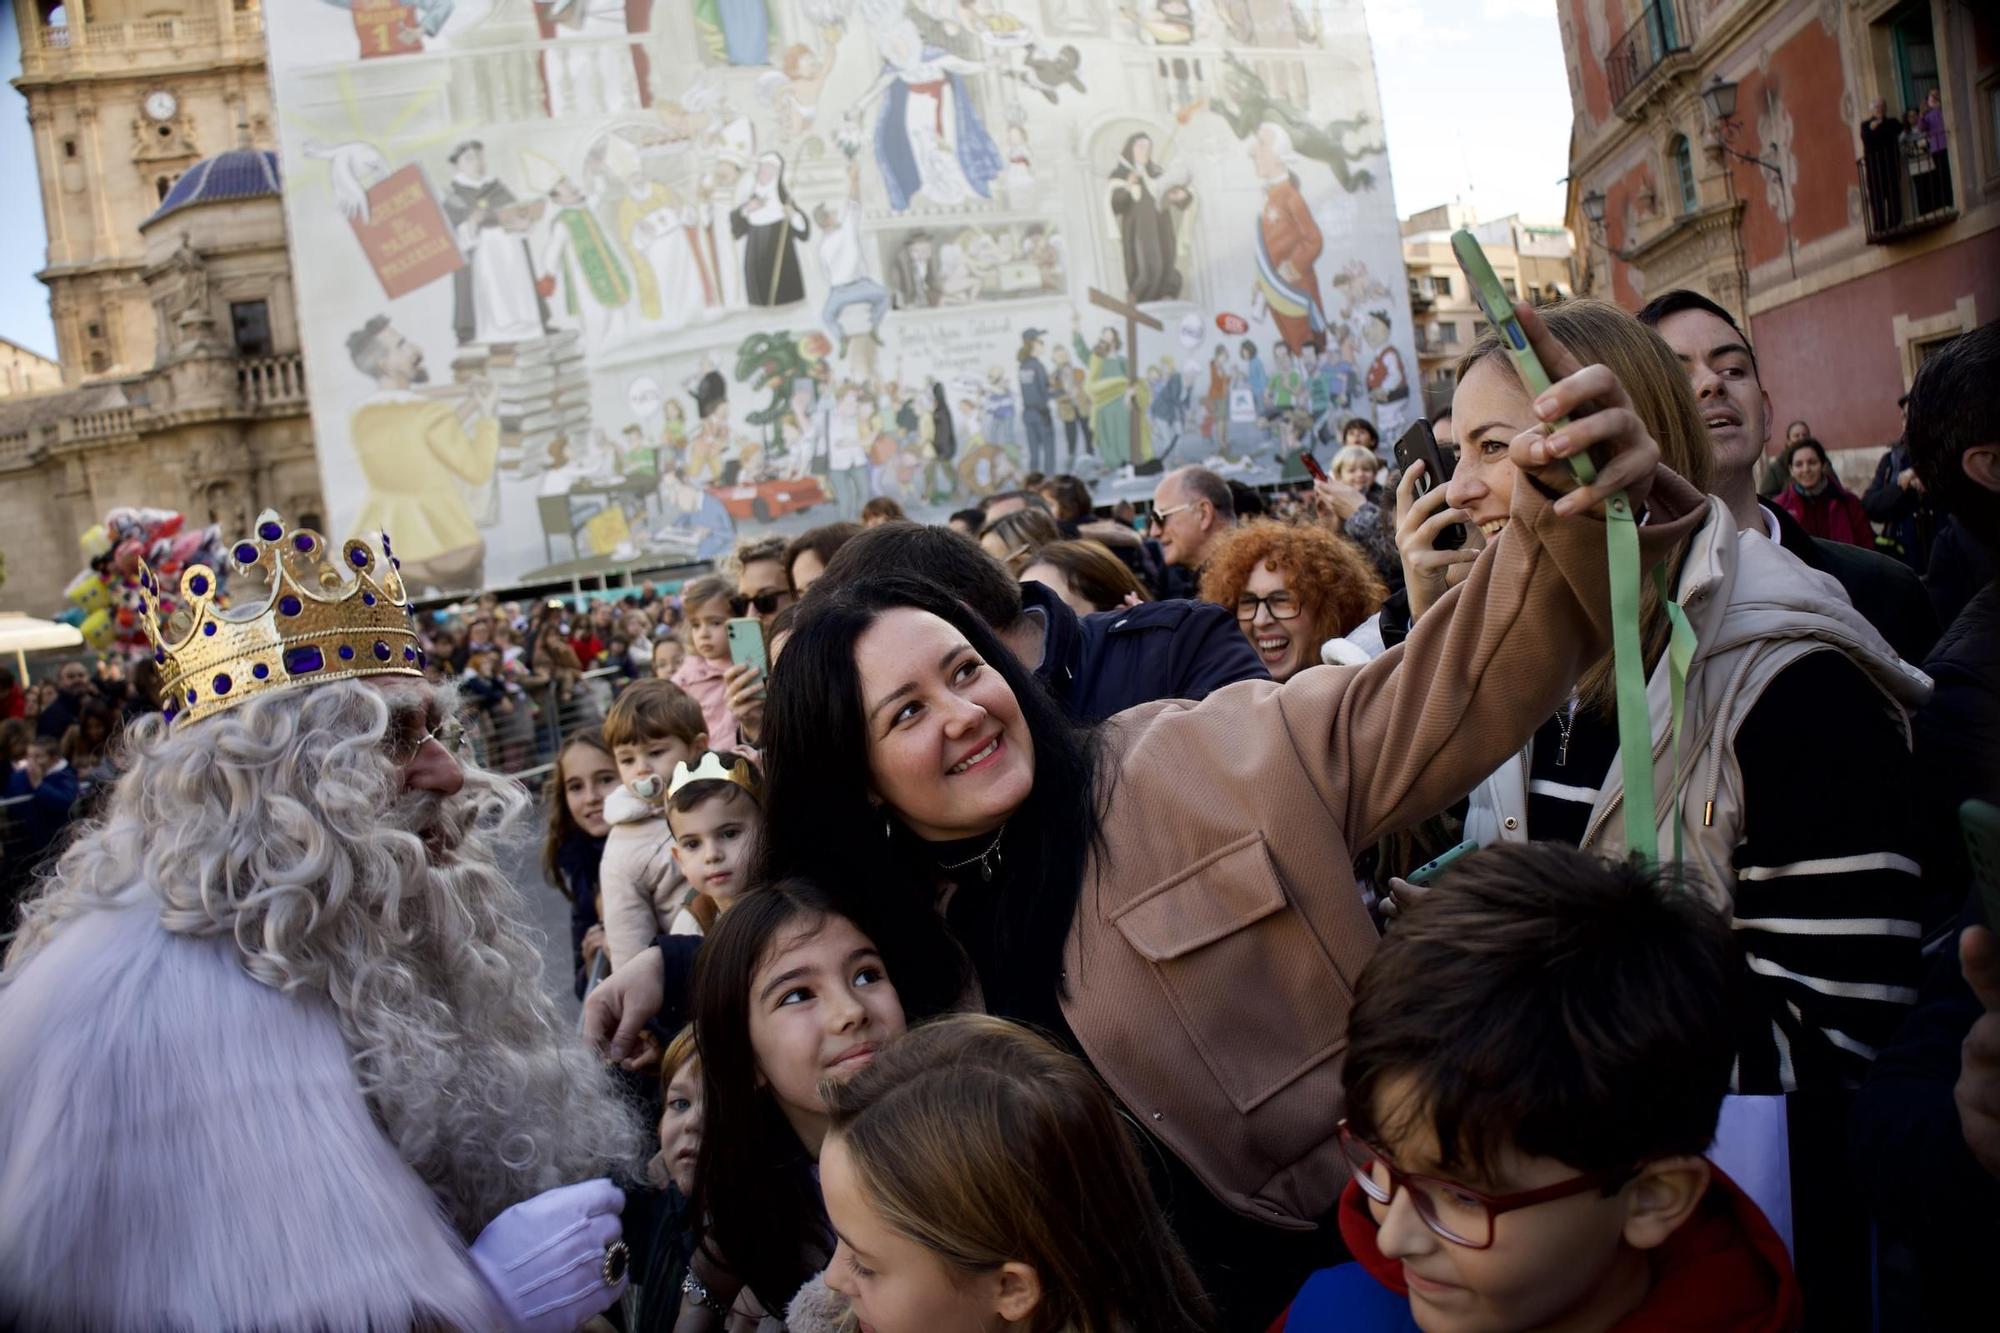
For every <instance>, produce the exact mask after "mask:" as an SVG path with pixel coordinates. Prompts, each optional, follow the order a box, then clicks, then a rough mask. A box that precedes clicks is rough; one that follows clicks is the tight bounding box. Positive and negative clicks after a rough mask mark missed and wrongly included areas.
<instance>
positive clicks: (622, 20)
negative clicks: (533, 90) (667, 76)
mask: <svg viewBox="0 0 2000 1333" xmlns="http://www.w3.org/2000/svg"><path fill="white" fill-rule="evenodd" d="M535 8H536V9H537V10H539V11H540V13H541V17H542V18H543V19H544V21H545V22H546V24H547V26H548V28H549V29H550V30H552V31H553V32H554V34H555V42H554V44H552V45H550V46H545V47H543V48H542V77H543V80H544V84H545V86H546V87H547V89H548V94H549V114H550V115H551V116H553V117H556V118H558V119H560V118H562V117H565V116H579V115H596V114H603V113H607V112H619V111H631V110H635V109H637V107H638V106H639V101H640V98H639V84H638V70H637V68H636V67H635V66H634V65H633V63H632V47H631V44H630V43H629V42H625V41H620V40H619V39H620V38H624V37H628V36H630V30H629V28H628V26H627V23H626V12H625V0H536V5H535Z"/></svg>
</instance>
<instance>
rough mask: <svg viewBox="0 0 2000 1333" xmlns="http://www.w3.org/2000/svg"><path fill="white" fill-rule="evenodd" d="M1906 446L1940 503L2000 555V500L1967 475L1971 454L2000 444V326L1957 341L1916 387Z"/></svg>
mask: <svg viewBox="0 0 2000 1333" xmlns="http://www.w3.org/2000/svg"><path fill="white" fill-rule="evenodd" d="M1903 443H1904V444H1905V445H1906V446H1907V447H1908V449H1909V451H1910V460H1911V462H1912V463H1913V464H1914V465H1915V467H1916V469H1917V475H1918V476H1919V477H1922V478H1923V480H1924V487H1925V489H1926V490H1927V491H1928V492H1929V493H1930V496H1931V500H1932V502H1933V503H1935V504H1936V505H1938V506H1939V507H1941V508H1942V509H1944V511H1945V512H1946V513H1949V514H1953V515H1955V516H1956V517H1957V518H1958V520H1959V521H1960V522H1962V523H1963V524H1965V526H1966V529H1967V530H1968V531H1969V532H1971V533H1972V535H1973V536H1974V537H1977V538H1978V539H1979V540H1980V541H1981V542H1983V543H1984V544H1985V545H1986V546H1987V547H1988V548H1990V549H1993V550H1996V551H2000V495H1996V494H1994V493H1993V492H1992V491H1989V490H1987V489H1986V488H1985V487H1984V486H1981V485H1980V484H1979V483H1978V482H1976V481H1974V480H1973V479H1972V478H1970V477H1968V476H1966V475H1965V466H1964V460H1965V454H1966V451H1967V450H1969V449H1971V448H1972V447H1973V446H1975V445H1981V444H1995V443H2000V321H1996V322H1992V323H1987V324H1982V325H1981V326H1980V327H1978V328H1976V329H1974V330H1973V331H1972V332H1971V333H1967V334H1962V335H1960V336H1959V337H1957V338H1953V339H1952V340H1951V341H1950V342H1948V343H1946V344H1945V345H1944V346H1943V347H1941V348H1939V349H1938V351H1937V352H1936V353H1934V354H1933V355H1932V356H1931V359H1930V360H1928V361H1926V362H1924V364H1923V368H1922V369H1920V370H1918V371H1917V378H1916V382H1915V383H1913V384H1911V385H1910V405H1909V415H1908V417H1907V418H1905V420H1904V424H1903Z"/></svg>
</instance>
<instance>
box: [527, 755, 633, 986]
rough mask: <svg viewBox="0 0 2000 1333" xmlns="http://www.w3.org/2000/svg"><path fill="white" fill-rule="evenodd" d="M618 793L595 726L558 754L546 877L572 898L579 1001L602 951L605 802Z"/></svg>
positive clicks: (549, 796) (549, 794)
mask: <svg viewBox="0 0 2000 1333" xmlns="http://www.w3.org/2000/svg"><path fill="white" fill-rule="evenodd" d="M617 790H618V765H617V763H616V761H614V760H613V759H612V757H611V746H610V745H609V744H608V743H606V741H605V739H604V733H603V732H601V731H599V730H598V729H597V728H596V727H589V728H586V729H585V730H583V731H579V732H577V733H576V734H575V735H573V736H571V737H570V738H569V739H568V740H567V741H565V742H563V747H562V749H561V750H560V751H559V752H557V754H556V767H555V772H554V773H552V774H550V775H549V779H548V781H547V783H546V785H545V786H544V787H543V792H544V798H543V804H545V805H546V806H547V807H548V832H547V834H546V835H545V836H544V837H543V839H542V875H543V877H544V878H545V879H547V880H548V882H549V883H550V884H551V885H553V886H555V888H556V889H557V890H559V891H560V892H562V893H564V894H566V895H567V896H568V898H569V942H570V951H571V953H572V955H573V957H574V962H575V965H576V993H577V995H578V996H579V997H581V996H582V995H583V992H584V990H585V988H586V986H587V984H588V982H589V979H590V969H591V966H592V965H593V964H594V963H595V962H596V961H597V956H598V955H599V954H601V953H603V952H604V926H603V922H602V917H603V912H602V909H601V908H600V907H599V906H598V901H597V899H598V879H599V875H600V873H601V868H602V862H603V860H604V841H605V838H606V837H607V836H608V835H609V834H610V832H611V825H610V824H609V823H607V822H606V821H605V818H604V802H605V798H607V797H609V796H610V795H611V794H612V793H613V792H615V791H617Z"/></svg>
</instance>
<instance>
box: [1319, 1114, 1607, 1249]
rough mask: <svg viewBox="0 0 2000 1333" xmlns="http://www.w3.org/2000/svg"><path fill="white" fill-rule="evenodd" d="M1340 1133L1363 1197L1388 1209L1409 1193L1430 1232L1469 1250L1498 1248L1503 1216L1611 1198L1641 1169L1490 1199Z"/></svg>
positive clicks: (1344, 1124)
mask: <svg viewBox="0 0 2000 1333" xmlns="http://www.w3.org/2000/svg"><path fill="white" fill-rule="evenodd" d="M1339 1132H1340V1151H1341V1153H1342V1154H1343V1155H1344V1156H1345V1157H1346V1158H1347V1164H1348V1165H1349V1166H1350V1167H1352V1168H1353V1169H1354V1180H1355V1183H1356V1184H1358V1185H1360V1186H1361V1192H1362V1193H1364V1194H1366V1195H1367V1196H1368V1197H1369V1198H1371V1199H1373V1200H1374V1201H1375V1202H1377V1203H1379V1204H1387V1203H1388V1202H1389V1201H1390V1200H1392V1199H1394V1198H1395V1197H1396V1191H1397V1190H1398V1189H1403V1190H1407V1191H1409V1195H1410V1202H1411V1203H1412V1204H1414V1205H1415V1207H1416V1210H1417V1216H1418V1217H1420V1218H1422V1219H1423V1223H1424V1225H1425V1226H1427V1227H1429V1228H1430V1229H1431V1230H1432V1231H1434V1232H1436V1233H1437V1234H1438V1235H1440V1236H1442V1237H1444V1238H1445V1239H1446V1240H1448V1241H1450V1242H1451V1243H1452V1244H1454V1245H1463V1246H1465V1247H1466V1248H1467V1249H1469V1250H1483V1249H1486V1248H1488V1247H1489V1246H1491V1245H1492V1244H1493V1219H1494V1218H1496V1217H1498V1216H1499V1215H1500V1214H1502V1213H1511V1212H1514V1211H1515V1210H1516V1209H1520V1208H1532V1207H1534V1206H1535V1205H1536V1204H1538V1203H1549V1202H1552V1201H1553V1200H1556V1199H1567V1198H1569V1197H1570V1196H1571V1195H1575V1194H1586V1193H1588V1192H1590V1191H1591V1190H1603V1191H1605V1192H1606V1193H1610V1192H1612V1191H1614V1190H1616V1189H1618V1188H1619V1187H1621V1186H1623V1185H1624V1183H1625V1182H1626V1181H1628V1180H1630V1179H1632V1177H1633V1176H1635V1175H1637V1174H1638V1168H1637V1167H1624V1168H1621V1169H1618V1170H1613V1171H1592V1172H1590V1173H1588V1174H1586V1175H1581V1176H1574V1177H1572V1178H1571V1179H1569V1180H1563V1181H1558V1182H1557V1183H1555V1184H1553V1185H1544V1186H1542V1187H1541V1188H1540V1189H1533V1190H1522V1191H1520V1192H1519V1193H1517V1194H1485V1193H1482V1192H1481V1191H1479V1190H1476V1189H1473V1188H1471V1187H1470V1186H1468V1185H1461V1184H1459V1183H1458V1182H1457V1181H1455V1180H1441V1179H1439V1178H1438V1177H1436V1176H1419V1175H1412V1174H1410V1173H1409V1172H1407V1171H1402V1170H1399V1169H1397V1167H1396V1165H1395V1163H1393V1162H1391V1161H1390V1160H1389V1159H1388V1157H1387V1156H1385V1155H1384V1154H1383V1153H1381V1152H1379V1151H1377V1150H1376V1148H1375V1147H1374V1146H1373V1145H1372V1144H1370V1143H1369V1142H1368V1141H1367V1140H1365V1139H1363V1138H1360V1137H1359V1136H1358V1135H1356V1134H1355V1133H1354V1132H1353V1131H1352V1130H1350V1129H1349V1128H1348V1127H1347V1122H1346V1121H1345V1120H1343V1121H1341V1122H1340V1127H1339Z"/></svg>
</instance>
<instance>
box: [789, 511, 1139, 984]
mask: <svg viewBox="0 0 2000 1333" xmlns="http://www.w3.org/2000/svg"><path fill="white" fill-rule="evenodd" d="M861 540H862V539H860V538H857V539H856V540H855V542H854V543H853V545H851V546H850V547H849V548H848V549H849V550H852V549H853V546H858V545H859V544H860V542H861ZM961 540H963V539H961ZM842 554H843V555H845V554H846V552H842ZM988 558H989V559H990V557H988ZM912 567H913V568H922V569H923V570H924V575H925V576H924V577H914V576H911V575H908V574H903V575H884V576H877V577H873V578H866V579H860V580H857V581H855V582H852V583H848V584H845V585H844V586H840V587H838V588H836V589H834V590H833V591H832V593H831V594H829V595H827V596H824V597H822V596H821V595H820V591H819V587H818V585H815V586H814V588H813V596H812V597H811V598H809V599H808V600H807V601H806V603H805V604H804V605H805V609H804V610H803V611H802V612H800V614H799V623H798V628H797V629H796V630H795V631H793V634H792V638H791V641H790V642H789V643H788V644H786V646H785V653H784V656H783V657H782V658H781V659H779V662H778V665H777V667H776V668H775V669H774V670H773V671H772V672H771V699H770V705H769V708H768V711H767V713H766V716H765V724H764V725H765V734H764V739H765V742H766V744H765V749H764V762H765V773H766V783H765V788H764V792H765V800H764V809H765V812H766V814H767V820H766V824H765V835H764V842H763V867H762V875H761V878H763V879H765V880H778V879H784V878H790V877H802V878H807V879H812V880H815V881H817V882H819V883H822V884H826V885H828V886H829V887H831V888H833V889H834V890H835V891H836V892H838V893H842V894H844V895H853V894H861V895H866V897H867V900H868V901H869V902H870V903H871V904H872V905H874V907H875V909H876V910H874V911H873V913H872V916H873V918H874V919H875V920H876V921H877V922H878V924H880V925H881V927H882V929H883V930H885V931H886V932H888V935H889V939H884V940H883V943H884V944H885V946H886V945H887V944H888V943H889V941H890V940H891V939H892V940H894V941H895V942H896V943H897V945H898V952H899V954H901V955H903V956H906V957H908V958H910V959H912V960H913V961H915V962H916V963H917V964H918V966H919V967H921V968H922V969H923V970H922V971H921V972H919V973H917V974H916V975H914V976H909V979H908V983H907V984H905V983H904V982H903V981H900V980H899V982H898V985H897V989H898V991H899V993H900V994H902V996H903V1001H904V1008H905V1009H906V1010H907V1011H908V1012H909V1013H910V1014H912V1015H913V1016H917V1015H931V1014H936V1013H940V1012H943V1011H944V1010H946V1009H949V1008H952V1007H954V1006H955V1005H956V1004H957V1003H958V1002H959V1000H960V997H961V995H962V992H963V990H964V982H965V977H966V965H967V963H968V962H970V963H971V964H972V965H973V966H974V967H975V968H978V969H979V982H980V985H981V987H982V989H983V990H984V992H985V997H986V1001H987V1009H988V1011H989V1012H991V1013H996V1014H1002V1015H1006V1016H1010V1017H1024V1018H1029V1019H1033V1020H1037V1021H1048V1020H1049V1018H1050V1017H1051V1015H1053V1014H1055V1012H1056V1009H1055V997H1057V996H1058V995H1060V994H1062V993H1063V980H1062V951H1063V943H1064V941H1065V940H1066V939H1068V937H1069V931H1070V925H1071V922H1072V920H1073V919H1074V917H1075V915H1076V904H1077V898H1078V895H1079V893H1080V892H1081V890H1082V886H1083V876H1084V870H1085V867H1086V865H1087V864H1088V862H1089V858H1090V856H1091V854H1092V853H1093V851H1095V850H1096V849H1097V844H1098V841H1099V838H1098V829H1099V814H1100V812H1099V805H1098V794H1097V775H1098V768H1099V763H1100V758H1099V755H1100V746H1099V743H1098V738H1097V735H1096V733H1095V732H1093V731H1089V730H1085V729H1081V728H1078V727H1077V726H1076V725H1075V724H1073V723H1072V722H1071V721H1070V720H1069V718H1068V717H1066V716H1065V715H1064V714H1063V712H1062V710H1061V708H1060V707H1059V706H1058V705H1057V704H1056V702H1055V700H1054V699H1053V698H1051V697H1050V695H1049V694H1048V692H1047V691H1046V690H1044V689H1043V688H1042V686H1041V683H1040V682H1039V681H1037V680H1036V679H1035V677H1034V675H1033V673H1032V672H1031V671H1030V670H1029V669H1028V668H1027V667H1025V666H1023V665H1022V664H1021V662H1020V660H1019V659H1018V658H1016V657H1015V656H1014V654H1013V653H1012V652H1010V651H1009V650H1008V649H1007V647H1006V646H1005V645H1004V644H1002V643H1001V642H1000V639H999V637H998V636H997V635H996V634H995V633H994V631H993V630H992V629H991V628H990V627H989V626H988V624H987V622H986V621H985V620H984V619H983V618H982V617H981V616H980V615H979V614H978V613H977V612H976V611H975V610H973V609H972V608H971V607H969V606H968V605H967V604H966V603H964V602H961V601H959V600H958V599H957V598H955V597H953V596H952V595H951V593H950V592H949V591H948V588H949V586H950V585H949V583H948V581H945V580H941V579H938V578H936V577H935V576H934V571H932V570H930V569H929V568H928V567H924V566H912ZM996 567H997V565H996ZM906 608H907V609H913V610H917V611H923V612H927V613H929V614H930V615H933V616H936V617H937V618H938V619H940V620H943V621H945V622H946V623H947V624H949V625H950V626H951V627H952V628H953V629H955V630H956V631H957V632H958V633H960V634H962V635H963V636H965V640H966V642H967V644H969V645H970V647H971V649H972V651H973V652H974V653H975V654H977V655H978V657H979V658H980V659H981V660H982V661H983V662H984V663H985V664H986V668H987V669H989V670H992V671H996V672H998V673H999V675H1000V677H1001V679H1002V680H1003V681H1004V682H1005V683H1006V685H1007V688H1008V689H1009V690H1011V691H1012V692H1013V695H1014V698H1015V701H1016V703H1017V704H1018V706H1019V708H1020V710H1021V717H1022V720H1023V722H1024V723H1025V724H1026V726H1027V729H1028V735H1029V737H1030V738H1031V740H1032V741H1033V744H1034V765H1035V771H1034V785H1033V787H1032V788H1031V790H1030V791H1029V794H1028V798H1027V800H1026V801H1025V802H1024V803H1023V804H1022V805H1021V807H1020V808H1019V809H1018V810H1016V811H1015V812H1014V814H1013V815H1012V816H1011V818H1010V820H1009V827H1010V828H1011V829H1012V836H1011V837H1010V838H1008V839H1007V842H1006V844H1005V848H1004V860H1003V862H1002V869H1001V872H1000V879H999V880H998V881H997V882H995V883H994V884H993V885H992V894H991V898H990V901H991V903H992V905H993V906H992V911H993V921H992V930H991V936H990V938H980V939H968V940H966V941H965V942H964V943H963V945H961V944H960V943H959V942H958V941H957V940H956V939H955V938H954V937H953V936H952V935H951V934H950V932H949V931H948V930H947V929H946V928H945V925H944V920H943V917H942V916H941V915H940V913H939V912H938V910H937V886H938V882H939V870H938V862H937V858H936V856H935V855H934V853H933V852H932V851H931V850H930V849H929V848H928V847H927V846H926V845H925V844H924V843H923V842H922V841H921V840H919V839H918V838H916V837H915V836H914V835H912V834H910V833H909V832H908V831H907V830H905V829H902V828H900V827H899V826H898V823H897V821H896V820H895V818H894V812H893V811H889V810H886V809H884V808H882V807H878V806H876V805H875V804H874V803H872V802H871V800H870V799H869V782H868V775H869V771H870V763H869V737H868V717H867V712H866V708H865V705H864V703H863V701H862V698H861V676H860V670H859V668H858V666H857V665H856V663H855V646H856V644H857V643H858V641H859V640H860V638H861V636H862V635H863V634H864V633H865V632H866V631H867V630H868V628H869V627H870V626H871V625H873V624H874V623H875V621H876V620H877V618H879V617H880V616H882V615H883V614H884V613H886V612H890V611H897V610H903V609H906ZM880 938H882V937H878V939H880ZM989 946H990V947H989ZM968 955H969V956H968ZM982 960H985V965H982ZM1002 961H1004V966H1002V965H997V964H999V963H1001V962H1002ZM906 975H908V972H907V969H906Z"/></svg>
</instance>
